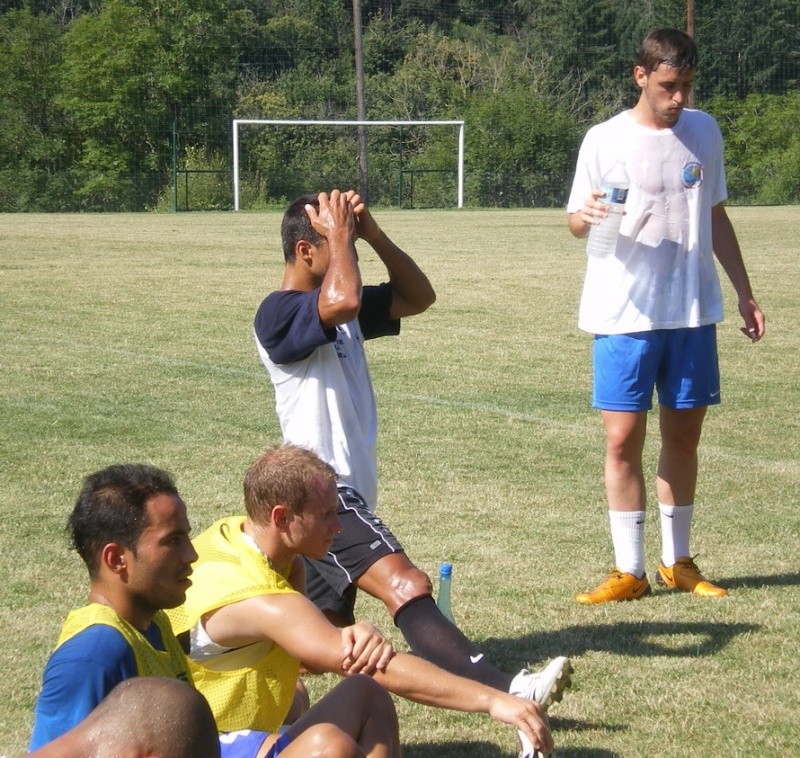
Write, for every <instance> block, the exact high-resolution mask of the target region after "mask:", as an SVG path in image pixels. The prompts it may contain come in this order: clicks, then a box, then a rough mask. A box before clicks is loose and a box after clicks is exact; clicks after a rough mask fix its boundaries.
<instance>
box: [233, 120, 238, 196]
mask: <svg viewBox="0 0 800 758" xmlns="http://www.w3.org/2000/svg"><path fill="white" fill-rule="evenodd" d="M233 210H235V211H238V210H239V121H238V120H237V119H234V121H233Z"/></svg>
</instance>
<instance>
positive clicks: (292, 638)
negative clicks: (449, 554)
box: [205, 595, 552, 753]
mask: <svg viewBox="0 0 800 758" xmlns="http://www.w3.org/2000/svg"><path fill="white" fill-rule="evenodd" d="M205 625H206V631H207V632H208V634H209V635H210V636H211V638H212V639H213V640H214V641H215V642H217V643H218V644H221V645H228V646H231V647H233V646H236V645H245V644H251V643H253V642H258V641H262V640H272V641H273V642H275V643H276V644H278V645H280V646H281V647H283V648H284V649H285V650H286V651H287V652H288V653H289V654H291V655H292V656H294V657H295V658H298V659H299V660H301V661H302V662H303V663H304V664H306V665H307V666H309V668H311V669H312V670H316V671H329V672H331V673H335V674H340V675H344V674H347V673H350V672H349V671H346V670H345V669H344V668H343V665H342V657H343V649H342V636H341V634H340V630H338V629H337V628H336V627H334V626H333V625H332V624H331V623H330V622H329V621H328V620H327V619H326V618H325V616H324V615H323V614H322V613H321V612H320V611H319V610H318V609H317V608H316V606H315V605H314V604H313V603H312V602H311V601H310V600H308V598H305V597H303V596H301V595H265V596H260V597H256V598H251V599H249V600H243V601H241V602H238V603H233V604H232V605H229V606H226V607H225V608H221V609H220V610H218V611H216V612H215V613H213V614H212V615H211V616H210V617H209V618H207V619H206V622H205ZM298 629H302V630H303V633H302V634H298V633H297V630H298ZM374 668H375V670H374V673H373V674H372V676H373V677H374V679H375V681H376V682H378V683H379V684H381V685H382V686H383V687H385V688H386V689H387V690H389V691H390V692H393V693H394V694H396V695H400V696H401V697H405V698H408V699H409V700H413V701H415V702H417V703H422V704H423V705H431V706H436V707H439V708H449V709H452V710H457V711H464V712H468V713H485V714H488V715H489V716H491V717H492V718H493V719H495V720H496V721H501V722H503V723H506V724H510V725H512V726H514V727H515V728H517V729H522V730H523V731H524V732H525V733H526V734H527V736H528V738H529V739H530V740H531V742H532V743H533V744H534V745H535V746H538V747H539V748H540V749H541V750H542V751H543V752H548V753H549V752H550V751H551V750H552V736H551V735H550V729H549V726H548V724H547V719H546V717H545V716H544V714H543V713H542V711H541V708H540V707H539V705H538V704H537V703H535V702H532V701H530V700H525V699H523V698H518V697H514V696H513V695H509V694H508V693H506V692H500V691H499V690H495V689H493V688H491V687H487V686H486V685H483V684H480V683H478V682H475V681H472V680H469V679H463V678H461V677H458V676H454V675H453V674H450V673H448V672H446V671H443V670H442V669H440V668H438V667H437V666H434V665H433V664H431V663H428V662H427V661H425V660H423V659H421V658H417V657H416V656H412V655H404V654H401V653H398V654H397V655H394V657H389V660H388V661H387V662H386V665H385V667H384V668H383V670H381V667H378V666H376V667H374Z"/></svg>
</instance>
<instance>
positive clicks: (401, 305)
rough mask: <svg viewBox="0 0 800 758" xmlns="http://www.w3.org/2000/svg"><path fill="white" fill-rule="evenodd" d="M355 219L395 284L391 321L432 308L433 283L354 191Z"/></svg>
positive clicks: (351, 200)
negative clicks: (379, 224) (388, 234)
mask: <svg viewBox="0 0 800 758" xmlns="http://www.w3.org/2000/svg"><path fill="white" fill-rule="evenodd" d="M348 195H349V197H350V202H351V204H352V206H353V212H354V213H355V218H356V232H357V233H358V236H359V237H360V238H361V239H363V240H364V241H365V242H368V243H369V244H370V246H371V247H372V249H373V250H374V251H375V252H376V253H377V254H378V257H379V258H380V259H381V261H383V265H384V266H386V270H387V272H388V273H389V281H390V282H391V284H392V305H391V308H390V311H389V316H390V317H391V318H392V319H398V318H403V317H405V316H414V315H416V314H417V313H422V312H423V311H425V310H427V309H428V308H430V306H431V305H433V303H434V301H435V300H436V293H435V292H434V290H433V286H432V285H431V283H430V280H429V279H428V277H427V276H426V275H425V273H424V272H423V271H422V269H421V268H420V267H419V266H418V265H417V264H416V263H415V262H414V260H413V259H412V258H411V256H410V255H408V254H407V253H405V252H403V251H402V250H401V249H400V248H399V247H398V246H397V245H395V244H394V242H392V241H391V240H390V239H389V238H388V237H387V236H386V233H385V232H384V231H383V230H382V229H381V228H380V226H378V223H377V222H376V221H375V219H374V218H373V216H372V214H371V213H370V212H369V209H368V208H367V206H366V205H365V204H364V202H363V201H362V200H361V197H360V196H359V195H357V194H356V193H355V192H353V191H351V192H349V193H348Z"/></svg>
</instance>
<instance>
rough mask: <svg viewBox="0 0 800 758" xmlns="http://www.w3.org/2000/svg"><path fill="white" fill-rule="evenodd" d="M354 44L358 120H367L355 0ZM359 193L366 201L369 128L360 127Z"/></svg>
mask: <svg viewBox="0 0 800 758" xmlns="http://www.w3.org/2000/svg"><path fill="white" fill-rule="evenodd" d="M353 44H354V46H355V61H356V110H357V112H358V120H359V121H366V120H367V104H366V99H365V97H364V44H363V40H362V35H361V0H353ZM358 175H359V187H358V191H359V194H360V195H361V197H363V198H364V200H366V199H367V195H368V189H369V188H368V184H367V127H366V126H364V125H363V124H359V126H358Z"/></svg>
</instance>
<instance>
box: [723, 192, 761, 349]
mask: <svg viewBox="0 0 800 758" xmlns="http://www.w3.org/2000/svg"><path fill="white" fill-rule="evenodd" d="M711 236H712V244H713V247H714V254H715V255H716V256H717V259H718V260H719V262H720V264H721V265H722V268H723V269H724V270H725V273H726V274H727V276H728V279H730V281H731V284H732V285H733V289H734V290H735V291H736V295H737V297H738V299H739V313H740V314H741V315H742V318H743V319H744V326H743V327H742V333H743V334H744V335H745V336H747V337H749V338H750V339H751V340H752V341H753V342H757V341H758V340H760V339H761V338H762V337H763V336H764V328H765V327H764V314H763V313H762V312H761V308H759V307H758V303H756V301H755V300H754V299H753V291H752V289H751V288H750V279H749V278H748V276H747V269H746V268H745V265H744V260H743V259H742V252H741V249H740V248H739V241H738V240H737V239H736V232H735V231H734V230H733V224H731V221H730V219H729V218H728V214H727V212H726V211H725V204H724V203H719V204H718V205H715V206H714V207H713V208H712V209H711Z"/></svg>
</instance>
